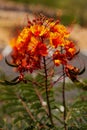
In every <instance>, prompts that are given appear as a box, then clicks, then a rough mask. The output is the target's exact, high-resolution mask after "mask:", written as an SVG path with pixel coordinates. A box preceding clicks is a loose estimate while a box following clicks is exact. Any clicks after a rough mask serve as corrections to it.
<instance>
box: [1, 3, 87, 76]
mask: <svg viewBox="0 0 87 130" xmlns="http://www.w3.org/2000/svg"><path fill="white" fill-rule="evenodd" d="M34 13H43V14H45V15H46V16H48V17H54V18H55V19H60V21H61V23H62V24H64V25H66V26H69V27H70V29H71V38H72V39H73V40H74V41H76V43H77V44H78V46H79V48H80V51H81V54H80V57H81V58H82V59H83V61H84V62H85V66H87V0H2V1H0V52H1V54H3V56H7V55H8V54H9V52H10V47H9V43H10V40H11V38H12V37H14V36H15V35H17V33H18V31H19V30H20V29H21V27H23V26H24V25H26V22H27V19H28V18H32V16H33V14H34ZM0 58H1V57H0ZM0 62H2V61H0ZM3 64H4V61H3V62H2V63H0V65H1V66H2V68H3V69H4V68H5V67H7V66H4V67H3ZM7 71H9V69H7ZM83 77H85V78H86V77H87V71H86V72H85V74H84V75H83Z"/></svg>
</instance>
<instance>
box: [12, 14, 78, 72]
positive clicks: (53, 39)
mask: <svg viewBox="0 0 87 130" xmlns="http://www.w3.org/2000/svg"><path fill="white" fill-rule="evenodd" d="M68 38H69V31H68V29H67V28H66V27H65V26H64V25H62V24H60V23H59V21H58V20H56V21H54V20H52V19H49V18H46V17H44V16H39V17H37V18H35V19H34V20H32V21H28V25H27V27H25V28H23V30H22V31H21V33H20V34H19V36H18V37H17V38H16V39H14V40H13V41H12V42H11V45H12V47H13V51H12V61H13V63H14V64H16V65H17V66H18V67H17V71H18V72H20V73H24V72H27V71H29V72H32V71H33V70H37V69H40V68H41V59H42V57H46V56H48V54H49V49H48V46H50V47H51V48H52V49H53V50H54V51H53V56H52V57H53V62H54V64H55V65H56V66H59V65H61V64H64V65H67V64H68V61H69V60H71V59H72V58H73V57H74V55H75V53H76V48H75V45H74V43H73V42H72V41H71V40H69V39H68Z"/></svg>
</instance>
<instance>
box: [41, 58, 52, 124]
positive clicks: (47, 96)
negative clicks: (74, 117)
mask: <svg viewBox="0 0 87 130" xmlns="http://www.w3.org/2000/svg"><path fill="white" fill-rule="evenodd" d="M43 62H44V70H45V88H46V99H47V106H48V112H49V115H48V116H49V118H50V122H51V124H52V126H54V123H53V119H52V113H51V107H50V101H49V95H48V85H47V82H48V79H47V68H46V59H45V57H43Z"/></svg>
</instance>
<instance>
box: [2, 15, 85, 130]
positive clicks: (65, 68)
mask: <svg viewBox="0 0 87 130" xmlns="http://www.w3.org/2000/svg"><path fill="white" fill-rule="evenodd" d="M11 47H12V52H11V62H8V60H7V58H6V59H5V61H6V63H7V64H8V65H10V66H12V67H15V68H16V71H17V72H18V73H19V76H17V77H16V78H14V79H12V80H11V81H8V80H5V83H6V84H9V85H16V84H18V83H20V84H21V82H23V83H24V84H30V86H29V87H31V88H29V89H32V88H33V89H34V90H33V91H35V95H37V97H38V99H39V103H40V105H41V106H40V107H41V108H43V111H44V112H45V114H42V115H43V116H41V114H40V115H39V114H38V113H39V112H38V113H37V115H35V114H33V113H32V111H33V110H32V109H33V107H32V105H33V103H32V102H33V101H32V102H31V103H30V105H29V107H27V106H26V104H25V101H24V100H23V98H22V96H23V95H20V94H19V93H18V92H17V94H16V96H17V97H18V99H20V100H21V103H22V105H23V106H24V108H25V109H26V111H27V113H28V115H29V117H30V119H31V120H30V119H29V120H30V122H31V121H33V122H34V124H33V125H35V126H33V128H32V129H37V130H41V129H46V130H48V129H50V130H51V129H52V130H55V129H57V130H58V128H57V125H56V121H55V119H54V117H56V119H58V118H57V116H56V115H55V116H54V113H55V112H54V110H57V107H56V105H53V106H51V101H50V93H51V94H53V93H52V91H53V89H54V86H55V85H56V83H57V82H59V81H60V80H62V81H63V85H62V95H63V105H62V106H63V115H62V116H63V121H61V119H58V120H59V121H60V122H61V123H62V124H63V129H64V130H67V120H68V119H67V118H68V117H67V108H66V101H65V78H66V77H68V78H70V79H71V80H72V81H73V82H78V83H79V80H78V79H77V77H78V75H80V74H82V73H83V72H84V71H85V67H84V68H83V69H82V70H80V68H78V67H75V66H73V65H72V64H71V61H72V60H73V59H74V58H75V57H76V56H77V55H78V53H79V50H77V46H76V44H75V43H74V42H73V41H72V40H71V39H70V32H69V29H68V28H66V27H65V26H64V25H62V24H61V23H60V21H59V20H54V19H51V18H47V17H45V16H43V15H39V16H36V17H35V18H34V19H33V20H28V24H27V26H26V27H24V28H23V29H22V31H21V32H20V34H19V35H18V36H17V37H16V38H14V39H12V41H11ZM60 69H61V71H60ZM33 73H34V74H35V75H36V79H35V77H34V78H29V77H26V74H28V76H30V75H32V74H33ZM55 75H56V77H57V78H55ZM38 76H39V80H38V78H37V77H38ZM25 89H26V88H25ZM40 89H41V90H40ZM24 91H25V90H24ZM31 93H32V92H31ZM44 94H45V95H44ZM24 98H25V97H24ZM26 100H28V99H27V98H26ZM34 100H35V99H34ZM28 102H29V101H28ZM54 102H55V101H54ZM31 104H32V105H31ZM36 109H38V108H36ZM35 111H36V110H35ZM35 111H34V112H35ZM44 112H43V113H44ZM28 128H30V127H29V126H28Z"/></svg>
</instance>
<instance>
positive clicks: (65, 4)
mask: <svg viewBox="0 0 87 130" xmlns="http://www.w3.org/2000/svg"><path fill="white" fill-rule="evenodd" d="M11 1H15V2H19V3H20V2H21V3H22V2H23V3H27V4H34V5H38V4H39V5H45V6H47V7H52V8H53V10H54V8H56V9H61V10H63V14H62V21H63V24H66V25H67V24H71V22H72V21H75V22H76V23H79V24H80V25H81V26H87V0H58V1H57V0H11ZM50 15H51V14H50ZM73 18H74V19H73Z"/></svg>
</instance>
